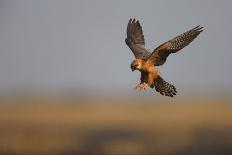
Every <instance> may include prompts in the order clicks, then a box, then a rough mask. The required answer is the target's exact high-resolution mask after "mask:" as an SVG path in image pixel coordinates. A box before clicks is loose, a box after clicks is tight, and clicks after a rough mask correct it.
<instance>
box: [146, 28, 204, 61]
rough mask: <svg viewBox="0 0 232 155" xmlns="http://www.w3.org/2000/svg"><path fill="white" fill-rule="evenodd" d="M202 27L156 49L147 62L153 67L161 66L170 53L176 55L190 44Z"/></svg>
mask: <svg viewBox="0 0 232 155" xmlns="http://www.w3.org/2000/svg"><path fill="white" fill-rule="evenodd" d="M202 28H203V27H200V26H197V27H195V28H193V29H191V30H189V31H186V32H185V33H182V34H181V35H179V36H177V37H175V38H173V39H171V40H169V41H167V42H165V43H163V44H162V45H160V46H159V47H157V48H156V49H155V50H154V51H153V52H152V54H151V55H150V56H149V58H148V59H147V60H149V61H151V62H152V63H153V64H154V65H155V66H160V65H163V64H164V63H165V61H166V59H167V57H168V56H169V54H171V53H176V52H178V51H180V50H181V49H182V48H184V47H185V46H187V45H188V44H189V43H191V42H192V41H193V40H194V39H195V38H196V37H197V36H198V35H199V34H200V33H201V32H202V31H203V29H202Z"/></svg>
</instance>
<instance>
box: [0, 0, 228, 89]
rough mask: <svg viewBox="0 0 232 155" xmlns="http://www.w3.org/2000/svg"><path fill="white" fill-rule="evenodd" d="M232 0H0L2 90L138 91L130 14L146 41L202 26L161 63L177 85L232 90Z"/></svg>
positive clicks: (163, 72)
mask: <svg viewBox="0 0 232 155" xmlns="http://www.w3.org/2000/svg"><path fill="white" fill-rule="evenodd" d="M231 6H232V2H231V1H230V0H221V1H216V0H194V1H190V0H169V1H168V0H156V1H154V0H143V1H141V0H117V1H113V0H98V1H94V0H92V1H90V0H76V1H74V0H73V1H72V0H39V1H38V0H20V1H18V0H1V1H0V90H1V91H7V90H16V89H24V88H29V89H47V90H62V89H77V90H81V89H89V90H96V91H100V92H101V91H112V90H117V91H118V90H119V91H120V90H123V91H125V92H130V91H132V88H133V87H134V86H135V85H136V84H137V83H139V78H140V77H139V76H140V74H139V72H131V69H130V67H129V66H130V63H131V62H132V60H133V59H134V56H133V54H132V52H131V51H130V49H129V48H128V47H127V46H126V44H125V41H124V40H125V37H126V26H127V23H128V21H129V19H130V18H136V19H138V20H139V21H140V23H141V25H142V27H143V31H144V36H145V41H146V47H147V48H149V49H151V50H153V49H154V48H155V47H157V46H158V45H160V44H161V43H163V42H165V41H167V40H169V39H171V38H173V37H175V36H177V35H179V34H181V33H183V32H185V31H187V30H189V29H191V28H193V27H195V26H197V25H201V26H203V27H204V32H203V33H202V34H200V36H199V37H198V38H197V39H195V40H194V42H192V43H191V44H190V45H189V46H188V47H186V48H184V49H183V50H182V51H181V52H179V53H177V54H172V55H170V56H169V57H168V60H167V62H166V63H165V65H163V66H160V67H158V69H159V71H160V73H161V76H162V77H163V78H164V79H165V80H166V81H168V82H170V83H172V84H174V85H175V86H176V87H177V88H178V89H181V90H183V89H188V90H217V89H221V90H223V89H226V90H232V80H231V79H232V72H231V67H232V61H231V58H232V51H231V46H230V44H231V43H232V42H231V40H232V30H231V28H232V21H231V14H232V9H231Z"/></svg>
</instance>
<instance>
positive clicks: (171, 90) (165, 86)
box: [151, 76, 177, 97]
mask: <svg viewBox="0 0 232 155" xmlns="http://www.w3.org/2000/svg"><path fill="white" fill-rule="evenodd" d="M154 87H155V90H156V91H157V92H159V93H160V94H161V95H165V96H170V97H173V96H175V95H176V94H177V90H176V88H175V86H173V85H172V84H170V83H168V82H166V81H165V80H164V79H163V78H162V77H161V76H158V77H157V78H155V79H154V82H153V84H152V85H151V88H154Z"/></svg>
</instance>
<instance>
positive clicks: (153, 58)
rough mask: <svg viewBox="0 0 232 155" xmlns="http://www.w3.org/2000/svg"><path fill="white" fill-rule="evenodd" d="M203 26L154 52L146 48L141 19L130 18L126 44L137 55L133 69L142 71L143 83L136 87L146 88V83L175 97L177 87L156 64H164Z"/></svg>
mask: <svg viewBox="0 0 232 155" xmlns="http://www.w3.org/2000/svg"><path fill="white" fill-rule="evenodd" d="M202 28H203V27H200V26H197V27H195V28H193V29H191V30H189V31H186V32H185V33H183V34H181V35H179V36H177V37H175V38H173V39H171V40H169V41H167V42H165V43H163V44H161V45H160V46H159V47H157V48H156V49H155V50H154V51H153V52H151V51H150V50H148V49H146V48H145V40H144V35H143V30H142V27H141V25H140V23H139V21H136V20H135V19H133V20H132V19H130V20H129V22H128V25H127V38H126V39H125V41H126V44H127V45H128V46H129V48H130V49H131V51H132V52H133V54H134V56H135V58H136V59H135V60H134V61H133V62H132V63H131V69H132V71H134V70H139V71H140V72H141V83H140V84H138V85H137V86H136V87H135V88H136V89H138V88H139V89H140V90H146V85H149V86H150V87H151V88H155V90H156V91H157V92H159V93H160V94H162V95H165V96H170V97H173V96H174V95H176V93H177V91H176V88H175V87H174V86H173V85H171V84H170V83H168V82H166V81H165V80H163V78H162V77H161V76H160V75H159V72H158V70H157V69H156V67H155V66H160V65H163V64H164V63H165V61H166V59H167V57H168V56H169V55H170V54H171V53H176V52H178V51H180V50H181V49H183V48H184V47H185V46H187V45H188V44H189V43H191V42H192V41H193V40H194V39H195V38H196V37H197V36H198V35H199V34H200V33H201V32H202V31H203V29H202Z"/></svg>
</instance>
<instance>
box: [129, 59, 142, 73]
mask: <svg viewBox="0 0 232 155" xmlns="http://www.w3.org/2000/svg"><path fill="white" fill-rule="evenodd" d="M141 67H142V60H141V59H135V60H134V61H132V63H131V70H132V72H133V71H135V70H140V69H141Z"/></svg>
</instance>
